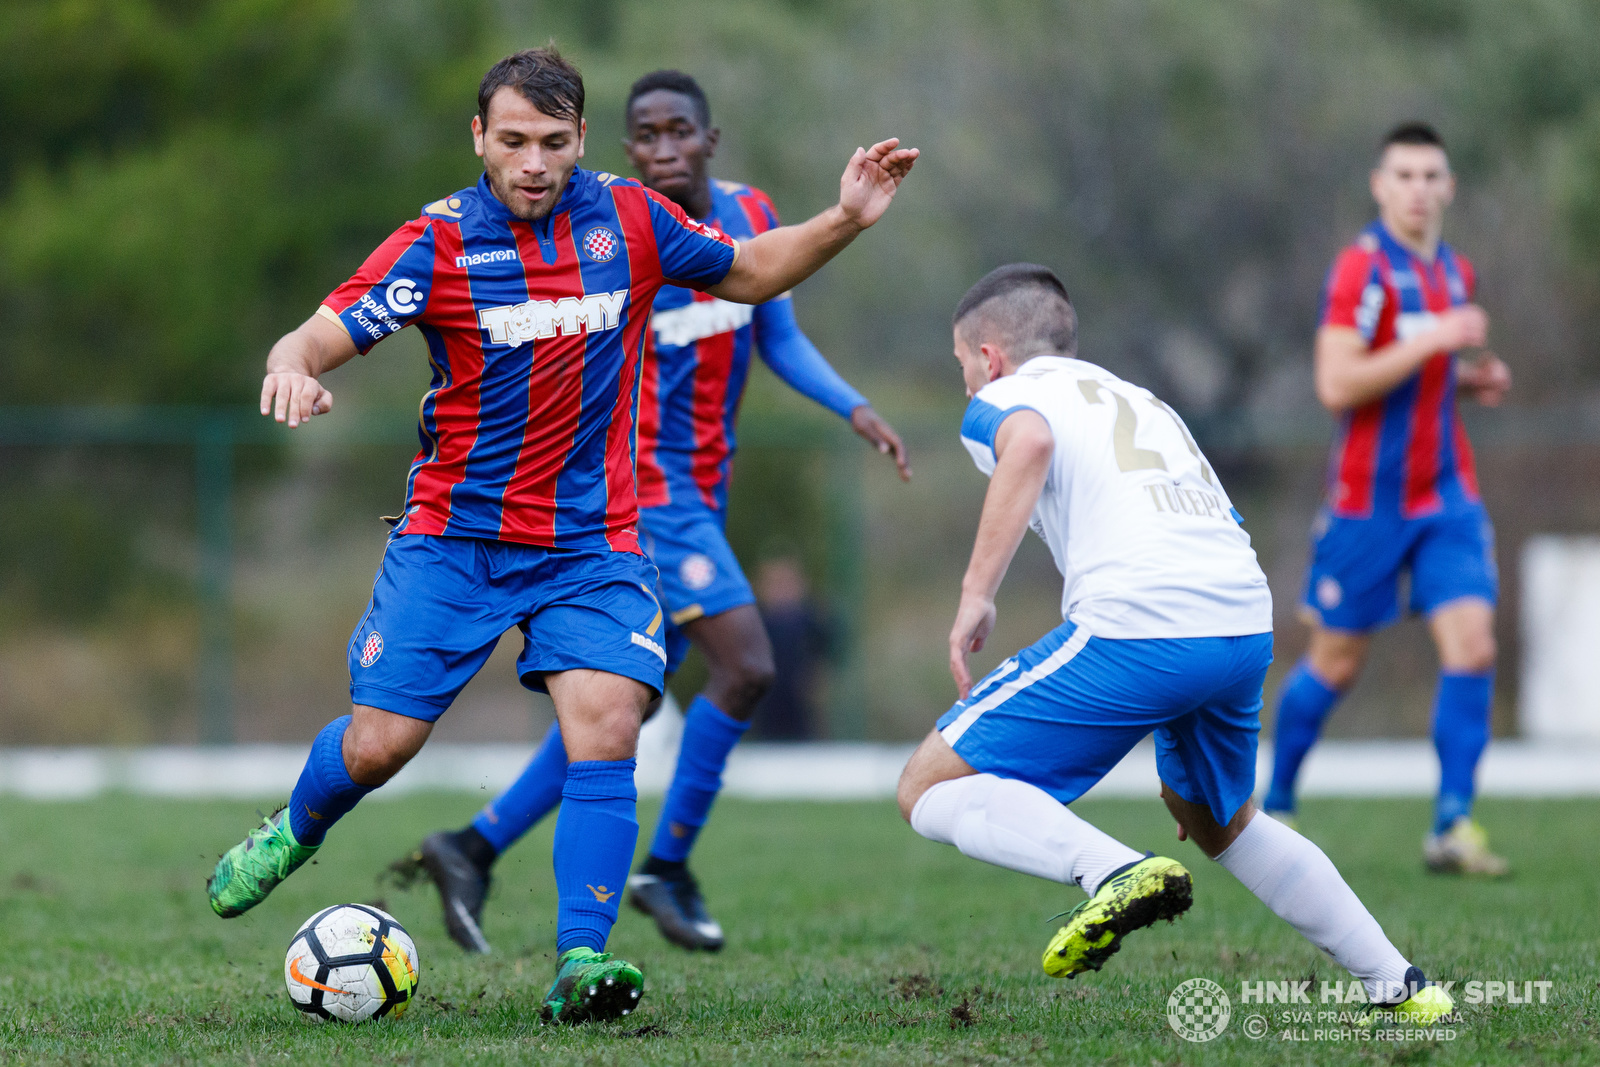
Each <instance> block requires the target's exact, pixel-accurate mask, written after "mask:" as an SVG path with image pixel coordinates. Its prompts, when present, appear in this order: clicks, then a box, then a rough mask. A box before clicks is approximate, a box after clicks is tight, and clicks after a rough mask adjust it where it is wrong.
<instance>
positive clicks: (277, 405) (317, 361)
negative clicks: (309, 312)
mask: <svg viewBox="0 0 1600 1067" xmlns="http://www.w3.org/2000/svg"><path fill="white" fill-rule="evenodd" d="M355 354H356V345H355V342H354V341H352V340H350V335H349V334H348V333H346V332H345V329H344V327H343V326H340V325H338V324H337V323H333V322H330V321H328V319H327V318H325V317H324V316H322V315H321V314H316V315H313V316H311V317H310V318H309V319H307V320H306V321H305V322H303V323H301V324H300V326H299V327H298V328H296V329H294V330H292V331H291V332H289V333H286V334H284V335H283V337H281V338H280V339H279V340H278V343H277V344H275V345H273V346H272V351H271V352H270V353H268V354H267V376H266V378H264V379H263V380H262V382H261V414H263V415H269V414H270V415H271V416H272V417H273V418H274V419H276V420H277V421H279V422H287V423H288V424H289V426H290V427H291V428H292V427H295V426H298V425H300V424H301V423H302V422H306V421H307V420H309V419H310V418H311V416H313V415H325V414H327V413H328V412H330V411H332V410H333V394H332V393H330V392H328V390H326V389H324V388H323V387H322V383H321V382H319V381H318V380H317V379H318V378H319V377H321V376H322V375H323V374H324V373H325V372H327V371H330V370H332V369H333V368H335V367H337V366H339V364H341V363H344V362H345V361H346V360H348V359H350V357H351V356H354V355H355Z"/></svg>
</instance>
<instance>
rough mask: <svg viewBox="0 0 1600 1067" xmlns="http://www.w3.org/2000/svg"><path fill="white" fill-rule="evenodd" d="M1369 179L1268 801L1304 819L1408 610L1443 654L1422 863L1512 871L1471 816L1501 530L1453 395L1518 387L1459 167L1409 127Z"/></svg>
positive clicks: (1327, 376)
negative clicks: (1308, 787)
mask: <svg viewBox="0 0 1600 1067" xmlns="http://www.w3.org/2000/svg"><path fill="white" fill-rule="evenodd" d="M1380 151H1381V155H1380V157H1379V160H1378V165H1377V167H1376V169H1374V170H1373V172H1372V176H1371V187H1372V197H1373V199H1374V200H1376V201H1377V202H1378V219H1377V221H1375V222H1373V223H1372V224H1371V225H1370V226H1368V227H1367V228H1366V230H1364V231H1363V232H1362V234H1361V236H1360V237H1359V238H1358V239H1357V240H1356V242H1355V244H1353V245H1351V246H1350V247H1349V248H1346V249H1345V250H1344V251H1343V252H1341V253H1340V254H1339V258H1338V259H1337V260H1335V261H1334V264H1333V269H1332V271H1331V272H1330V273H1329V275H1328V282H1327V291H1326V293H1325V294H1324V296H1323V306H1322V323H1321V327H1320V328H1319V329H1318V331H1317V342H1316V388H1317V397H1318V399H1319V400H1321V401H1322V403H1323V405H1324V406H1325V407H1326V408H1327V409H1328V410H1329V411H1331V412H1333V413H1334V414H1335V415H1337V416H1339V418H1340V422H1341V426H1340V431H1339V436H1338V440H1337V442H1336V443H1335V445H1334V448H1333V456H1332V462H1331V464H1330V468H1329V486H1328V498H1327V501H1326V502H1325V504H1324V505H1323V509H1322V511H1321V513H1320V514H1319V516H1318V518H1317V523H1316V526H1315V528H1314V530H1313V537H1314V539H1315V548H1314V552H1313V556H1312V561H1311V570H1310V573H1309V574H1308V575H1307V577H1306V586H1305V589H1306V592H1305V605H1304V610H1305V615H1306V618H1307V621H1308V622H1309V623H1310V626H1311V644H1310V649H1309V650H1308V651H1307V653H1306V656H1305V658H1304V659H1302V660H1301V661H1300V662H1299V663H1298V664H1297V665H1296V666H1295V668H1294V670H1293V671H1291V672H1290V673H1289V676H1288V677H1287V678H1286V679H1285V681H1284V684H1283V688H1282V691H1281V693H1280V694H1279V698H1278V718H1277V724H1276V727H1275V733H1276V743H1275V752H1274V761H1273V772H1272V787H1271V790H1270V791H1269V792H1268V794H1267V796H1266V800H1265V803H1264V807H1265V808H1266V810H1267V811H1269V812H1273V813H1276V814H1278V815H1279V817H1280V818H1289V817H1292V816H1293V813H1294V809H1295V792H1294V788H1295V776H1296V774H1297V773H1298V772H1299V769H1300V763H1301V761H1302V760H1303V759H1304V758H1305V755H1306V753H1307V752H1308V751H1309V750H1310V748H1311V746H1312V745H1313V744H1314V743H1315V742H1316V739H1317V735H1318V733H1319V731H1320V730H1321V729H1322V723H1323V721H1324V720H1325V719H1326V718H1327V716H1328V713H1329V712H1330V711H1331V710H1332V709H1333V706H1334V704H1336V703H1337V702H1338V700H1339V697H1340V696H1341V695H1343V694H1344V693H1345V692H1346V691H1347V690H1348V689H1349V688H1350V686H1351V685H1353V684H1354V683H1355V680H1356V678H1357V677H1358V676H1359V675H1360V673H1361V668H1362V665H1363V664H1364V663H1365V662H1366V658H1367V649H1368V646H1369V644H1370V642H1371V640H1372V632H1373V631H1374V630H1377V629H1379V628H1381V627H1383V626H1386V625H1388V624H1389V623H1391V622H1393V621H1394V620H1395V619H1396V618H1398V617H1399V615H1400V611H1401V604H1400V590H1401V586H1402V583H1401V575H1402V574H1406V575H1409V590H1410V592H1409V597H1408V601H1409V608H1410V610H1412V611H1414V612H1418V613H1420V614H1422V615H1424V616H1426V617H1427V620H1428V628H1429V630H1430V632H1431V633H1432V636H1433V640H1434V644H1435V646H1436V647H1437V648H1438V651H1439V688H1438V695H1437V697H1436V699H1435V703H1434V711H1433V741H1434V746H1435V748H1436V749H1437V751H1438V754H1439V797H1438V802H1437V806H1436V808H1435V814H1434V822H1433V829H1432V831H1431V832H1430V833H1429V834H1428V835H1427V837H1426V838H1425V840H1424V844H1423V857H1424V860H1425V861H1426V863H1427V865H1428V867H1429V868H1431V869H1433V870H1435V871H1442V872H1453V873H1463V874H1483V875H1501V874H1505V873H1506V870H1507V866H1506V862H1505V860H1503V859H1502V858H1500V857H1499V856H1496V855H1494V854H1493V853H1491V852H1490V851H1489V848H1488V840H1487V836H1486V835H1485V833H1484V831H1483V829H1482V828H1481V827H1480V826H1479V825H1478V824H1477V823H1476V822H1474V821H1473V819H1472V817H1471V814H1472V798H1473V791H1474V775H1475V773H1476V770H1477V765H1478V759H1479V757H1480V756H1481V755H1482V754H1483V750H1484V748H1485V746H1486V745H1487V744H1488V742H1489V710H1490V703H1491V698H1492V695H1493V690H1494V666H1495V642H1494V608H1495V599H1496V595H1497V592H1498V586H1499V582H1498V576H1497V573H1496V570H1495V561H1494V529H1493V527H1492V526H1491V525H1490V523H1489V515H1488V512H1487V511H1486V510H1485V509H1484V506H1483V501H1482V499H1481V498H1480V497H1479V495H1478V480H1477V475H1476V474H1475V472H1474V468H1473V461H1472V446H1471V445H1470V444H1469V443H1468V441H1467V434H1466V429H1465V427H1463V426H1462V423H1461V417H1460V415H1459V414H1458V412H1457V411H1456V398H1457V396H1458V394H1465V395H1466V396H1469V397H1472V398H1473V399H1475V400H1477V401H1478V402H1479V403H1482V404H1486V405H1489V406H1493V405H1496V404H1498V403H1499V402H1500V400H1501V398H1502V397H1503V396H1504V395H1505V393H1506V390H1507V389H1509V388H1510V386H1511V375H1510V372H1509V371H1508V370H1507V369H1506V365H1505V364H1504V363H1503V362H1501V361H1500V359H1499V358H1497V357H1496V356H1494V355H1493V354H1491V353H1483V354H1481V355H1480V356H1479V357H1478V358H1477V359H1476V360H1473V361H1471V362H1467V361H1464V360H1462V359H1459V358H1457V356H1456V355H1455V353H1456V352H1458V351H1459V350H1461V349H1465V348H1481V347H1483V345H1484V344H1485V343H1487V341H1488V334H1489V318H1488V316H1487V315H1486V314H1484V312H1483V309H1482V308H1480V307H1478V306H1477V305H1476V304H1474V303H1472V299H1473V293H1474V289H1475V284H1474V280H1475V279H1474V273H1473V269H1472V264H1471V263H1469V262H1468V261H1467V258H1466V257H1465V256H1463V255H1461V254H1460V253H1459V252H1456V251H1455V250H1454V249H1452V248H1451V247H1450V246H1449V245H1447V244H1445V243H1444V242H1443V241H1442V240H1441V239H1440V233H1441V231H1442V228H1443V223H1444V213H1445V209H1446V208H1448V207H1449V206H1450V202H1451V200H1453V199H1454V197H1455V176H1454V175H1453V174H1452V173H1451V171H1450V161H1449V159H1448V158H1447V157H1446V155H1445V149H1444V144H1443V142H1442V141H1441V140H1440V139H1439V135H1438V134H1437V133H1435V132H1434V131H1433V129H1431V128H1430V127H1428V126H1425V125H1423V124H1421V123H1406V124H1404V125H1402V126H1399V127H1398V128H1396V129H1395V130H1394V131H1393V132H1391V133H1390V134H1389V136H1388V137H1387V138H1385V140H1384V142H1383V145H1382V148H1381V150H1380Z"/></svg>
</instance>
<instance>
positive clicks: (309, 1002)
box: [283, 904, 418, 1023]
mask: <svg viewBox="0 0 1600 1067" xmlns="http://www.w3.org/2000/svg"><path fill="white" fill-rule="evenodd" d="M417 966H418V965H417V946H416V945H415V944H414V943H413V942H412V940H411V935H410V934H408V933H406V930H405V927H403V926H401V925H400V924H399V923H398V922H396V921H395V918H394V916H393V915H390V914H389V913H388V912H386V911H381V910H379V909H377V908H374V907H372V906H371V905H370V904H336V905H334V906H333V907H331V908H324V909H322V910H321V911H319V912H317V913H316V914H315V915H313V916H311V918H309V919H307V920H306V921H305V923H304V924H303V925H302V926H301V927H300V929H299V930H297V931H295V935H294V937H293V938H292V939H291V940H290V941H289V954H288V956H287V957H286V958H285V959H284V961H283V980H284V983H285V984H286V985H287V986H288V987H289V1000H290V1002H291V1003H293V1004H294V1006H295V1007H297V1008H299V1009H300V1010H301V1012H303V1013H304V1017H305V1018H306V1019H310V1020H313V1021H316V1022H324V1021H326V1020H328V1019H338V1020H340V1021H341V1022H347V1023H358V1022H361V1021H362V1020H364V1019H380V1018H383V1017H384V1016H386V1015H387V1016H388V1017H389V1018H391V1019H392V1018H394V1017H395V1016H397V1015H402V1014H404V1013H405V1010H406V1005H408V1004H410V1003H411V998H412V997H414V996H416V995H417Z"/></svg>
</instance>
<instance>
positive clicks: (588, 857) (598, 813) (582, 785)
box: [555, 759, 639, 955]
mask: <svg viewBox="0 0 1600 1067" xmlns="http://www.w3.org/2000/svg"><path fill="white" fill-rule="evenodd" d="M634 766H635V761H634V760H631V759H625V760H579V761H578V762H576V763H569V764H567V784H566V787H565V788H564V789H563V790H562V791H561V813H560V814H559V815H557V816H556V842H555V868H556V898H557V905H556V953H557V954H558V955H559V954H561V953H564V952H568V951H570V950H571V949H575V948H579V947H587V948H592V949H594V950H595V951H596V952H600V951H603V950H604V949H605V947H606V938H608V937H610V936H611V927H612V926H614V925H616V922H617V909H618V907H619V906H620V905H621V903H622V887H623V883H625V882H626V881H627V880H628V868H629V867H631V866H632V865H633V847H634V845H635V844H637V843H638V840H639V820H638V819H637V817H636V816H635V814H634V807H635V804H636V802H637V800H638V796H639V794H638V791H637V790H636V789H635V788H634V785H633V771H634Z"/></svg>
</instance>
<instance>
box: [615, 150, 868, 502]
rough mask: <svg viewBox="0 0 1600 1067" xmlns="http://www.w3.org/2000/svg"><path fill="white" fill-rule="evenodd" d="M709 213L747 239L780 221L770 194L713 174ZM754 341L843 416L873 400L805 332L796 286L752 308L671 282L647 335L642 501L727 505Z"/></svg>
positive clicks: (788, 377) (783, 372)
mask: <svg viewBox="0 0 1600 1067" xmlns="http://www.w3.org/2000/svg"><path fill="white" fill-rule="evenodd" d="M701 221H702V222H704V223H707V224H709V225H712V226H715V227H717V228H718V229H719V230H721V231H722V232H723V233H726V234H728V235H730V236H732V237H735V238H737V239H739V240H748V239H749V238H751V237H754V236H755V235H756V234H759V233H764V232H766V231H767V230H770V229H773V228H774V227H776V226H777V225H779V223H778V212H777V209H775V208H774V207H773V206H772V201H771V200H770V199H769V198H768V197H767V194H766V193H763V192H762V191H761V190H759V189H756V188H753V187H751V186H748V185H741V184H740V183H738V182H727V181H713V182H712V183H711V214H710V215H709V216H707V217H706V218H705V219H702V220H701ZM752 350H758V351H759V352H760V353H761V358H762V359H763V360H764V361H765V362H766V363H767V364H768V366H770V367H771V368H772V369H773V371H774V372H776V373H777V374H778V376H779V377H781V378H782V379H783V380H784V381H785V382H787V383H788V384H789V385H791V386H793V387H794V388H795V389H797V390H799V391H800V392H801V393H803V394H805V395H806V396H808V397H810V398H811V399H813V400H815V401H817V402H818V403H819V404H822V405H823V406H825V407H827V408H828V409H829V410H831V411H833V412H835V413H836V414H838V415H840V416H843V417H845V418H849V416H850V413H851V412H852V411H854V410H855V408H856V407H858V406H860V405H862V404H865V403H866V402H867V401H866V398H865V397H863V396H862V395H861V394H860V393H858V392H856V391H855V390H854V389H852V388H851V387H850V385H849V384H848V383H846V382H845V381H844V379H843V378H841V377H839V375H838V374H837V373H836V372H835V371H834V370H833V368H832V367H830V366H829V365H828V363H827V361H826V360H825V359H823V357H822V354H821V353H820V352H818V351H817V350H816V347H815V346H814V345H812V344H811V342H810V341H809V340H808V339H807V338H806V336H805V334H803V333H801V332H800V328H799V326H798V325H797V324H796V323H795V320H794V306H793V301H791V300H790V298H789V294H787V293H785V294H784V295H782V296H780V297H777V298H776V299H774V300H769V301H767V302H766V303H764V304H759V305H757V306H755V307H751V306H749V305H747V304H735V303H731V302H729V301H727V300H719V299H717V298H715V297H711V296H709V295H707V294H705V293H699V292H694V291H692V290H690V289H685V288H680V287H677V286H670V285H669V286H666V287H664V288H663V289H662V290H661V292H660V294H659V295H658V296H657V297H656V301H655V307H654V310H653V313H652V316H651V320H650V329H649V331H648V337H647V339H646V354H645V361H644V385H643V388H642V392H641V400H640V407H639V506H640V507H645V508H654V507H665V506H667V505H669V504H673V503H679V504H686V503H694V504H697V505H703V506H705V507H709V508H713V509H716V510H718V511H721V510H723V508H724V507H725V506H726V504H727V495H728V473H729V467H730V466H731V463H732V459H733V451H734V447H735V439H734V426H735V423H736V421H737V419H738V416H739V402H740V400H742V399H743V397H744V389H745V384H746V381H747V379H748V377H749V374H750V356H751V352H752Z"/></svg>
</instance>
